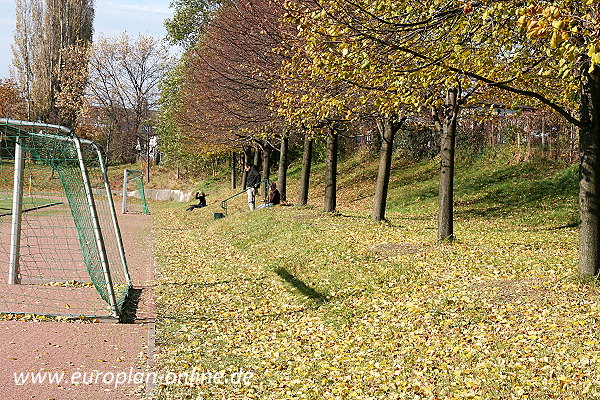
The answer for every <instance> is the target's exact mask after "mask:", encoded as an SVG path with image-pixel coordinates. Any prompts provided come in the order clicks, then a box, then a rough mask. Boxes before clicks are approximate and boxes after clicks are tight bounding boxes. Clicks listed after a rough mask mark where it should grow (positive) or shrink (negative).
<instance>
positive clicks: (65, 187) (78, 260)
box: [0, 119, 131, 317]
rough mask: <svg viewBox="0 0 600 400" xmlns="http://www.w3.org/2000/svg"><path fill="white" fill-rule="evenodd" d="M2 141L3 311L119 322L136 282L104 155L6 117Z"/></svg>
mask: <svg viewBox="0 0 600 400" xmlns="http://www.w3.org/2000/svg"><path fill="white" fill-rule="evenodd" d="M0 135H1V136H0V273H1V274H2V275H0V313H3V314H37V315H53V316H66V317H79V316H84V317H119V316H120V315H121V312H122V310H123V305H124V303H125V300H126V298H127V296H128V294H129V292H130V289H131V280H130V277H129V272H128V269H127V262H126V259H125V252H124V248H123V243H122V240H121V234H120V231H119V225H118V221H117V216H116V213H115V207H114V203H113V199H112V194H111V191H110V186H109V183H108V177H107V174H106V166H105V164H104V158H103V154H102V151H101V150H100V148H99V147H98V146H97V145H96V144H95V143H93V142H91V141H89V140H85V139H82V138H79V137H77V136H76V135H75V134H74V133H73V132H72V131H70V130H69V129H68V128H65V127H61V126H56V125H47V124H39V123H32V122H26V121H15V120H9V119H0ZM2 276H4V277H6V278H5V279H1V277H2Z"/></svg>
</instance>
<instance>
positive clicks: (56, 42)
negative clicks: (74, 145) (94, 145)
mask: <svg viewBox="0 0 600 400" xmlns="http://www.w3.org/2000/svg"><path fill="white" fill-rule="evenodd" d="M16 14H17V20H16V29H15V46H14V47H13V56H14V62H13V64H14V66H15V68H16V71H17V76H18V77H19V82H20V84H21V85H22V87H23V92H24V93H25V95H26V99H27V101H28V103H29V104H28V109H29V118H30V119H41V120H44V121H47V122H52V123H59V124H63V125H67V126H69V127H75V125H76V124H77V114H78V110H76V109H74V108H73V107H79V108H81V106H82V104H83V96H84V89H85V83H86V80H87V77H86V73H87V69H86V67H87V59H86V56H87V49H88V47H89V46H90V44H91V41H92V34H93V20H94V7H93V1H92V0H72V1H69V2H65V1H61V0H45V1H44V2H43V3H42V1H40V0H29V1H27V0H17V2H16ZM63 91H64V93H63ZM69 99H73V100H69Z"/></svg>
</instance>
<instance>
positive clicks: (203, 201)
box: [186, 192, 206, 211]
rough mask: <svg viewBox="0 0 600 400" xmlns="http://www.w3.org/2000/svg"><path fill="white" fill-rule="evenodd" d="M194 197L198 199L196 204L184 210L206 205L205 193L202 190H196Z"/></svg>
mask: <svg viewBox="0 0 600 400" xmlns="http://www.w3.org/2000/svg"><path fill="white" fill-rule="evenodd" d="M196 199H197V200H198V204H192V205H191V206H189V207H188V208H187V210H186V211H192V210H193V209H194V208H202V207H206V194H205V193H204V192H196Z"/></svg>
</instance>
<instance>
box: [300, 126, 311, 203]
mask: <svg viewBox="0 0 600 400" xmlns="http://www.w3.org/2000/svg"><path fill="white" fill-rule="evenodd" d="M312 153H313V139H312V138H311V137H309V136H308V135H306V136H304V152H303V154H302V174H301V176H300V191H299V194H298V205H299V206H305V205H307V204H308V184H309V181H310V167H311V164H312Z"/></svg>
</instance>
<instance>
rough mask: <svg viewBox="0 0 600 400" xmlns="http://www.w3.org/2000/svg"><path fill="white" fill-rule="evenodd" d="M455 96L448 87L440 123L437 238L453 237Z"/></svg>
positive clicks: (454, 90)
mask: <svg viewBox="0 0 600 400" xmlns="http://www.w3.org/2000/svg"><path fill="white" fill-rule="evenodd" d="M457 97H458V90H457V89H456V88H451V89H448V93H447V96H446V104H445V105H444V120H443V121H442V123H441V125H442V126H441V128H442V129H441V132H440V133H441V150H440V156H441V158H440V193H439V210H438V240H452V239H454V145H455V141H456V121H457V118H458V111H459V105H458V101H457V100H458V99H457ZM436 115H437V114H436ZM434 119H435V117H434ZM438 123H439V120H438Z"/></svg>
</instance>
